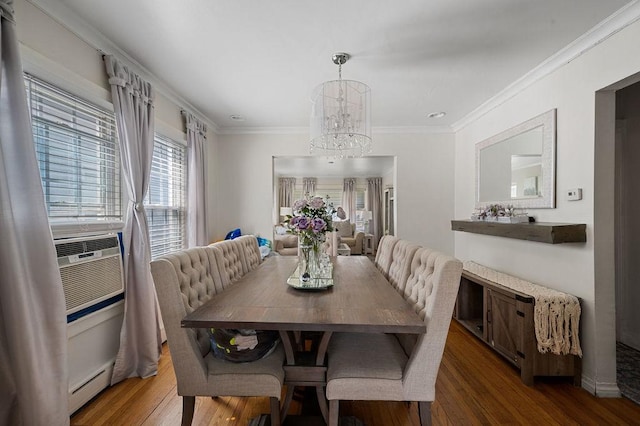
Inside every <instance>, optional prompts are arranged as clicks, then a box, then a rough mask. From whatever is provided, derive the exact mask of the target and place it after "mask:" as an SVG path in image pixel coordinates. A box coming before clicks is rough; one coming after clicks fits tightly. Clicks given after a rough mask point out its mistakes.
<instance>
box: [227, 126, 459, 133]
mask: <svg viewBox="0 0 640 426" xmlns="http://www.w3.org/2000/svg"><path fill="white" fill-rule="evenodd" d="M371 133H372V134H374V135H376V134H378V135H384V134H395V135H398V134H443V133H453V129H452V128H451V127H449V126H396V127H390V126H389V127H384V126H382V127H373V128H372V129H371ZM218 134H221V135H301V134H306V135H308V134H309V128H308V127H220V128H219V129H218Z"/></svg>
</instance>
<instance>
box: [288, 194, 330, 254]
mask: <svg viewBox="0 0 640 426" xmlns="http://www.w3.org/2000/svg"><path fill="white" fill-rule="evenodd" d="M328 198H329V197H328V196H327V199H328ZM332 214H333V205H332V204H330V203H328V202H325V200H324V199H323V198H322V197H311V196H309V195H308V194H307V195H306V196H305V198H303V199H301V200H297V201H295V202H294V203H293V215H292V216H289V215H287V217H286V219H285V221H284V223H285V225H286V226H287V228H289V229H288V230H287V232H288V233H290V234H295V235H297V236H298V237H299V238H300V244H302V245H308V246H313V247H314V248H317V247H318V246H319V244H320V243H322V242H323V241H324V240H325V234H326V233H327V232H331V231H333V226H332V222H331V216H332Z"/></svg>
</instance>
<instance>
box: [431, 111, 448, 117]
mask: <svg viewBox="0 0 640 426" xmlns="http://www.w3.org/2000/svg"><path fill="white" fill-rule="evenodd" d="M445 115H447V113H446V112H444V111H439V112H430V113H429V114H427V118H442V117H444V116H445Z"/></svg>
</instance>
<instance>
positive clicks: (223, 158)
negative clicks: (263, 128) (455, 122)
mask: <svg viewBox="0 0 640 426" xmlns="http://www.w3.org/2000/svg"><path fill="white" fill-rule="evenodd" d="M307 139H308V135H306V134H297V135H293V134H282V135H273V134H264V135H219V137H218V141H219V144H218V147H217V149H218V150H219V151H218V158H217V159H216V173H215V176H216V177H217V179H218V181H219V182H224V184H221V185H220V188H219V192H218V193H216V200H214V204H215V208H216V212H217V214H216V217H217V221H216V223H215V224H214V229H213V234H212V236H213V238H223V237H224V235H225V234H226V232H228V231H229V230H231V229H234V228H237V227H240V228H241V229H242V232H243V233H257V234H259V235H261V236H263V237H265V238H269V239H271V238H272V227H273V226H272V219H271V213H272V203H273V201H272V200H273V176H272V173H273V171H272V157H273V156H285V155H291V156H304V155H308V152H309V148H308V141H307ZM373 155H390V156H397V187H396V203H397V208H398V210H397V230H396V231H397V232H396V235H397V236H399V237H401V238H406V239H408V240H411V241H415V242H417V243H419V244H422V245H424V246H427V247H431V248H434V249H438V250H441V251H444V252H446V253H450V254H453V233H452V231H451V230H450V229H451V225H450V220H451V218H452V217H453V173H454V171H453V155H454V138H453V135H452V134H400V135H390V134H374V135H373Z"/></svg>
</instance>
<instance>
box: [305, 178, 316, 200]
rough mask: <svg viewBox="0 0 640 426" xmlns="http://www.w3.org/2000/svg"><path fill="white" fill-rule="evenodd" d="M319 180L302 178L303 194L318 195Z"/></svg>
mask: <svg viewBox="0 0 640 426" xmlns="http://www.w3.org/2000/svg"><path fill="white" fill-rule="evenodd" d="M317 182H318V180H317V179H316V178H313V177H306V178H302V193H303V194H309V195H311V196H314V195H316V183H317Z"/></svg>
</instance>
